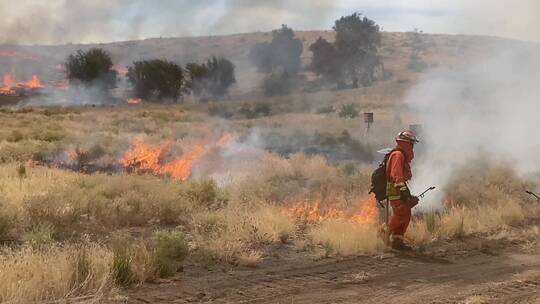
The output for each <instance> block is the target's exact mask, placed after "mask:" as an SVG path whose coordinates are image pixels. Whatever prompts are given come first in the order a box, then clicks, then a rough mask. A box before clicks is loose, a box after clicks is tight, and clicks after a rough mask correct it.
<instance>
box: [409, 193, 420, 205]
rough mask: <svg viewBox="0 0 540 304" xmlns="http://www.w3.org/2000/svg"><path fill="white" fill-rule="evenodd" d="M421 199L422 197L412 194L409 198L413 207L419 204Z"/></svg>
mask: <svg viewBox="0 0 540 304" xmlns="http://www.w3.org/2000/svg"><path fill="white" fill-rule="evenodd" d="M419 200H420V199H419V198H418V196H415V195H411V197H410V198H409V203H410V204H411V208H412V207H414V206H416V205H418V201H419Z"/></svg>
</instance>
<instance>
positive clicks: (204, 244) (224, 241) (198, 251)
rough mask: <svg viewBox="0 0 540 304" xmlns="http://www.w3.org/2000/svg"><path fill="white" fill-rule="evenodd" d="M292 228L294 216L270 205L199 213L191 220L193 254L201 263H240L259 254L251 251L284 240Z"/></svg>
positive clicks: (293, 227) (293, 228) (291, 232)
mask: <svg viewBox="0 0 540 304" xmlns="http://www.w3.org/2000/svg"><path fill="white" fill-rule="evenodd" d="M294 231H295V223H294V219H292V218H291V217H289V216H288V215H287V214H285V213H284V212H283V209H281V208H278V207H274V206H260V207H257V208H255V209H242V208H238V207H237V208H235V207H230V208H226V209H223V210H219V211H217V212H205V213H200V214H197V215H195V216H194V220H193V241H194V246H195V248H194V256H195V258H196V259H199V260H200V261H202V262H212V261H214V262H215V261H222V262H228V263H238V262H239V263H243V262H242V261H245V260H246V259H247V257H249V259H250V260H253V258H254V257H258V258H260V257H261V254H260V253H258V252H254V250H256V249H261V248H263V247H264V245H268V244H272V243H278V242H284V241H286V240H287V239H288V238H289V237H291V236H292V235H293V233H294ZM253 263H254V262H253V261H251V262H250V264H253Z"/></svg>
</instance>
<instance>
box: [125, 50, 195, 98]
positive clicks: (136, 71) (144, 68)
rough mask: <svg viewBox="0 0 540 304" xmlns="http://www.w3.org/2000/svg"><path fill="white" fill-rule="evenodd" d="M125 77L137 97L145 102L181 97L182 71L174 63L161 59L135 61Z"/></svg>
mask: <svg viewBox="0 0 540 304" xmlns="http://www.w3.org/2000/svg"><path fill="white" fill-rule="evenodd" d="M127 77H128V79H129V81H130V82H131V83H132V84H133V86H134V87H135V94H136V95H137V97H140V98H143V99H145V100H152V99H153V98H157V99H158V100H160V101H161V100H163V99H164V98H172V99H173V100H174V101H177V100H178V97H180V96H181V95H182V85H183V83H184V70H183V69H182V67H181V66H179V65H177V64H176V63H174V62H169V61H166V60H161V59H154V60H143V61H135V62H134V63H133V67H129V69H128V73H127Z"/></svg>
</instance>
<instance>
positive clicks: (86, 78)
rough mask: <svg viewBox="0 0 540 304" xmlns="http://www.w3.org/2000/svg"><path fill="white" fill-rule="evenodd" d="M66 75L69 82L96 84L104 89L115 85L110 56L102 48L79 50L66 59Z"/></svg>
mask: <svg viewBox="0 0 540 304" xmlns="http://www.w3.org/2000/svg"><path fill="white" fill-rule="evenodd" d="M65 66H66V72H67V77H68V79H69V80H71V82H72V83H73V82H80V83H83V84H86V85H98V86H101V87H103V88H105V89H113V88H115V87H116V76H117V74H116V71H114V70H112V69H111V68H112V66H113V64H112V60H111V56H110V55H109V54H108V53H107V52H105V51H104V50H102V49H97V48H93V49H90V50H88V51H82V50H79V51H77V52H76V53H75V54H71V55H69V57H68V58H67V61H66V64H65Z"/></svg>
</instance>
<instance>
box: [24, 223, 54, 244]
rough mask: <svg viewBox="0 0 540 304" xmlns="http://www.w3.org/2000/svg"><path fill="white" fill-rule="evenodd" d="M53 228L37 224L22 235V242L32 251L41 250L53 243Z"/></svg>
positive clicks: (45, 224)
mask: <svg viewBox="0 0 540 304" xmlns="http://www.w3.org/2000/svg"><path fill="white" fill-rule="evenodd" d="M54 234H55V229H54V226H53V225H51V224H47V223H38V224H36V225H35V226H34V227H32V228H31V229H30V231H28V232H27V233H25V234H24V235H23V240H24V242H25V243H26V244H27V245H29V246H30V247H32V248H33V249H41V248H44V247H45V246H48V245H51V244H52V243H53V242H54Z"/></svg>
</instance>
